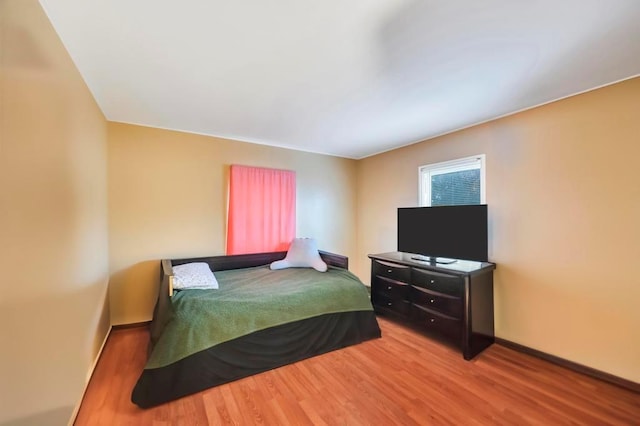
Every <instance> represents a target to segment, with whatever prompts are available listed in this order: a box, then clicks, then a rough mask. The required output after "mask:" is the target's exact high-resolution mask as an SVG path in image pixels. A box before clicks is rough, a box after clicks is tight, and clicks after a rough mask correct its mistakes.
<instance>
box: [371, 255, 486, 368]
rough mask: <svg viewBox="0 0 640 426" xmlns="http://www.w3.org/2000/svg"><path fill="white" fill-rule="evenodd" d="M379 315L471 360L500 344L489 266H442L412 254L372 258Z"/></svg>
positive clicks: (373, 292)
mask: <svg viewBox="0 0 640 426" xmlns="http://www.w3.org/2000/svg"><path fill="white" fill-rule="evenodd" d="M369 258H370V259H371V302H372V303H373V307H374V309H375V310H376V312H377V313H380V314H388V315H389V316H391V317H393V318H395V319H397V320H400V321H404V322H406V323H407V324H411V325H413V326H415V327H417V328H418V329H420V330H421V331H423V332H424V333H426V334H428V335H432V336H434V337H438V338H439V339H442V340H445V341H447V342H449V343H450V344H452V345H454V346H455V347H457V348H459V349H460V351H461V352H462V355H463V356H464V359H466V360H470V359H472V358H473V357H475V356H476V355H477V354H479V353H480V352H482V351H483V350H484V349H485V348H487V347H488V346H489V345H491V344H492V343H493V342H494V331H493V270H494V269H495V268H496V265H495V264H493V263H488V262H474V261H467V260H455V261H453V262H451V263H446V264H443V263H437V262H436V261H435V260H433V259H429V258H426V260H420V259H421V258H420V257H419V256H416V255H415V254H411V253H403V252H390V253H381V254H370V255H369Z"/></svg>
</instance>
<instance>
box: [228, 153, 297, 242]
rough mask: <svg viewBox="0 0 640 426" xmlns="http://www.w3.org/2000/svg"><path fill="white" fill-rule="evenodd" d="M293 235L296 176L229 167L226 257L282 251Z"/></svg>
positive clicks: (245, 167)
mask: <svg viewBox="0 0 640 426" xmlns="http://www.w3.org/2000/svg"><path fill="white" fill-rule="evenodd" d="M295 233H296V173H295V172H293V171H289V170H275V169H265V168H261V167H247V166H238V165H232V166H231V176H230V180H229V216H228V219H227V254H242V253H262V252H269V251H284V250H287V249H288V248H289V244H290V243H291V240H293V238H294V237H295Z"/></svg>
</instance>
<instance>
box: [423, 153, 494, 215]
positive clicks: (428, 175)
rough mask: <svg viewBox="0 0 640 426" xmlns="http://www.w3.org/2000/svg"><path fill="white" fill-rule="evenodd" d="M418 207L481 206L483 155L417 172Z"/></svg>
mask: <svg viewBox="0 0 640 426" xmlns="http://www.w3.org/2000/svg"><path fill="white" fill-rule="evenodd" d="M418 172H419V178H420V185H419V186H420V195H419V200H420V206H427V207H428V206H454V205H461V204H485V203H486V201H485V183H484V180H485V179H484V154H482V155H474V156H473V157H467V158H460V159H458V160H453V161H445V162H443V163H435V164H428V165H426V166H421V167H420V168H419V169H418Z"/></svg>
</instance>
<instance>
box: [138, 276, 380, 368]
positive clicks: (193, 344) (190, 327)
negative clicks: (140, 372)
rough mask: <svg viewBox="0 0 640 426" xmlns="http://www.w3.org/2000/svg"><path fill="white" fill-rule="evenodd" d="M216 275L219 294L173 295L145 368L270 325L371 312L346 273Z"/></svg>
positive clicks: (189, 292)
mask: <svg viewBox="0 0 640 426" xmlns="http://www.w3.org/2000/svg"><path fill="white" fill-rule="evenodd" d="M214 274H215V276H216V279H217V280H218V283H219V284H220V288H219V289H218V290H183V291H178V292H177V293H176V294H175V295H174V296H173V298H172V311H173V312H170V313H169V315H170V319H169V321H168V322H167V324H166V326H165V328H164V330H163V331H162V334H161V335H160V338H159V339H158V342H157V343H156V345H155V347H154V348H153V351H152V352H151V355H150V357H149V360H148V362H147V365H146V367H145V368H146V369H151V368H159V367H164V366H166V365H169V364H171V363H173V362H176V361H178V360H180V359H183V358H185V357H187V356H189V355H192V354H194V353H196V352H199V351H202V350H204V349H207V348H209V347H211V346H215V345H217V344H219V343H222V342H226V341H229V340H232V339H235V338H238V337H241V336H244V335H246V334H249V333H252V332H254V331H258V330H264V329H266V328H269V327H274V326H277V325H281V324H286V323H290V322H293V321H298V320H303V319H307V318H312V317H315V316H318V315H322V314H329V313H338V312H349V311H371V310H373V308H372V306H371V302H370V301H369V297H368V293H367V290H366V288H365V286H364V285H363V284H362V282H361V281H360V280H359V279H358V278H357V277H356V276H355V275H353V274H352V273H350V272H349V271H347V270H344V269H338V268H329V270H328V271H327V272H324V273H322V272H318V271H316V270H314V269H310V268H309V269H307V268H293V269H283V270H279V271H272V270H270V269H269V267H268V266H258V267H255V268H247V269H235V270H229V271H214Z"/></svg>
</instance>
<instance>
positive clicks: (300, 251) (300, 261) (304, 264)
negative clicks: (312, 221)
mask: <svg viewBox="0 0 640 426" xmlns="http://www.w3.org/2000/svg"><path fill="white" fill-rule="evenodd" d="M285 268H313V269H315V270H316V271H320V272H325V271H326V270H327V264H326V263H324V262H323V261H322V258H321V257H320V253H318V245H317V243H316V240H314V239H313V238H295V239H294V240H293V241H291V246H290V247H289V251H288V252H287V256H286V257H285V258H284V259H282V260H277V261H275V262H273V263H271V269H285Z"/></svg>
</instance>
